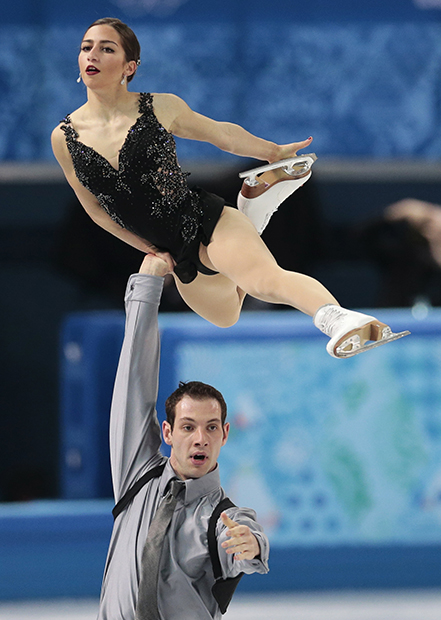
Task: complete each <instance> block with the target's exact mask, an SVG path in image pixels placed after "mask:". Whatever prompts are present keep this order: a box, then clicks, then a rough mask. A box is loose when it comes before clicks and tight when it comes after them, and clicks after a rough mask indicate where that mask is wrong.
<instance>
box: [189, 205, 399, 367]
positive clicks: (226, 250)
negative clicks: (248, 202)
mask: <svg viewBox="0 0 441 620" xmlns="http://www.w3.org/2000/svg"><path fill="white" fill-rule="evenodd" d="M200 258H201V260H202V263H203V264H205V265H206V266H207V267H209V268H211V269H215V270H217V271H219V272H220V273H222V274H223V275H224V276H226V278H228V280H229V281H231V282H234V283H235V285H236V287H237V288H236V291H235V293H234V291H233V288H232V286H231V285H229V286H230V290H231V291H232V293H233V295H238V293H239V292H240V293H242V292H243V291H245V292H246V293H249V294H250V295H252V296H253V297H256V298H257V299H262V300H263V301H269V302H272V303H282V304H288V305H290V306H292V307H294V308H297V309H299V310H301V311H302V312H304V313H306V314H309V315H311V316H314V323H315V325H316V326H317V327H318V328H319V329H320V330H321V331H323V332H324V333H325V334H327V335H328V336H329V337H330V341H329V343H328V345H327V347H326V348H327V351H328V353H330V355H332V356H334V357H351V356H352V355H356V354H357V353H360V352H361V351H365V350H367V349H369V348H373V347H376V346H379V345H380V344H385V343H386V342H390V341H392V340H397V339H398V338H401V337H403V336H406V335H408V334H409V332H408V331H403V332H400V333H398V334H394V333H393V332H392V330H391V329H390V327H389V326H388V325H386V324H385V323H381V322H380V321H378V320H377V319H376V318H375V317H373V316H369V315H365V314H362V313H360V312H353V311H351V310H345V309H344V308H340V306H339V304H338V302H337V301H336V300H335V299H334V297H333V296H332V295H331V293H330V292H329V291H328V290H327V289H326V288H325V287H324V286H323V285H322V284H320V282H318V281H317V280H315V279H314V278H311V277H309V276H305V275H303V274H300V273H294V272H290V271H286V270H284V269H282V268H281V267H279V266H278V265H277V263H276V261H275V259H274V257H273V256H272V254H271V253H270V251H269V250H268V248H267V247H266V246H265V244H264V243H263V241H262V240H261V238H260V236H259V235H258V234H257V232H256V229H255V227H254V225H253V224H252V223H251V222H250V220H249V219H248V218H247V217H246V216H244V215H243V214H242V213H239V212H238V211H236V210H234V209H232V208H231V207H225V208H224V211H223V213H222V216H221V218H220V220H219V222H218V224H217V226H216V228H215V230H214V233H213V237H212V240H211V243H210V244H209V245H208V246H207V247H205V246H201V250H200ZM240 299H241V301H240V304H236V308H237V309H238V310H239V311H240V307H241V305H242V301H243V297H241V298H240ZM217 300H218V301H219V302H220V303H219V306H218V308H217V310H216V311H217V313H218V315H219V316H220V315H222V312H223V307H224V304H223V303H222V302H223V299H222V297H221V298H220V299H219V296H217ZM209 320H210V319H209ZM370 340H371V341H373V342H372V343H369V344H366V343H367V342H368V341H370Z"/></svg>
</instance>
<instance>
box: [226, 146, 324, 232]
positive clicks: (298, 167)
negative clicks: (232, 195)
mask: <svg viewBox="0 0 441 620" xmlns="http://www.w3.org/2000/svg"><path fill="white" fill-rule="evenodd" d="M316 159H317V156H316V155H315V153H309V154H308V155H299V156H297V157H290V158H289V159H282V160H280V161H276V162H274V163H273V164H267V165H265V166H259V167H258V168H254V169H252V170H246V171H245V172H241V173H240V174H239V177H240V178H241V179H245V181H244V182H243V184H242V189H241V190H240V192H239V195H238V197H237V207H238V209H239V211H242V213H245V215H247V216H248V217H249V218H250V220H251V221H252V222H253V224H254V226H255V227H256V229H257V232H258V233H259V234H262V232H263V231H264V230H265V228H266V226H267V224H268V222H269V221H270V219H271V216H272V215H273V214H274V213H275V212H276V211H277V209H278V207H279V205H280V204H281V203H282V202H283V201H284V200H286V199H287V198H288V196H291V194H292V193H294V192H295V191H296V190H297V189H299V187H301V186H302V185H304V183H306V181H307V180H308V179H309V178H310V176H311V166H312V164H313V163H314V162H315V160H316Z"/></svg>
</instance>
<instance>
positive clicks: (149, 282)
mask: <svg viewBox="0 0 441 620" xmlns="http://www.w3.org/2000/svg"><path fill="white" fill-rule="evenodd" d="M163 287H164V278H163V277H162V276H151V275H148V274H145V273H135V274H133V275H131V276H130V278H129V281H128V282H127V288H126V295H125V301H126V303H127V302H128V301H143V302H145V303H150V304H155V305H156V306H159V302H160V301H161V295H162V289H163Z"/></svg>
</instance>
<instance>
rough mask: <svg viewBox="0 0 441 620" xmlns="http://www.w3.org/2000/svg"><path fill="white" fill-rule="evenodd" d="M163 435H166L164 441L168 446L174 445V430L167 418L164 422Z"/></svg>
mask: <svg viewBox="0 0 441 620" xmlns="http://www.w3.org/2000/svg"><path fill="white" fill-rule="evenodd" d="M162 436H163V437H164V441H165V443H166V444H167V445H168V446H172V445H173V441H172V440H173V431H172V427H171V426H170V424H169V423H168V422H167V420H164V422H163V423H162Z"/></svg>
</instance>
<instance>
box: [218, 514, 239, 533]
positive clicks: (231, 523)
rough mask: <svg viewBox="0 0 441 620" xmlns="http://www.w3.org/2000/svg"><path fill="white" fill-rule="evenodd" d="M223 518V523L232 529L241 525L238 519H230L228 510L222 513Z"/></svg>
mask: <svg viewBox="0 0 441 620" xmlns="http://www.w3.org/2000/svg"><path fill="white" fill-rule="evenodd" d="M221 519H222V523H223V524H224V525H226V526H227V527H228V528H230V529H231V528H233V527H236V526H237V525H239V524H238V523H236V521H233V519H230V517H229V516H228V515H227V513H226V512H222V513H221Z"/></svg>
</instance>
